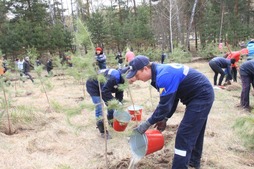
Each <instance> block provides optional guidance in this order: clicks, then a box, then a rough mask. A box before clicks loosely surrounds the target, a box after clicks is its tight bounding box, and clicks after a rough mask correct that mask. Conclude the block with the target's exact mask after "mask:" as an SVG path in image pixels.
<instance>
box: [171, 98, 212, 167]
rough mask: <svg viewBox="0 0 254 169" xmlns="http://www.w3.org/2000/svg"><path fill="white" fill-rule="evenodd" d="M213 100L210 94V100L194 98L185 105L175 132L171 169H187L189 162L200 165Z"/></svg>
mask: <svg viewBox="0 0 254 169" xmlns="http://www.w3.org/2000/svg"><path fill="white" fill-rule="evenodd" d="M213 100H214V96H213V95H211V99H210V100H195V102H190V103H189V104H188V105H187V106H186V111H185V114H184V117H183V119H182V121H181V123H180V125H179V128H178V131H177V134H176V140H175V154H174V159H173V165H172V169H188V165H189V164H190V163H191V164H192V166H195V167H197V166H200V160H201V156H202V151H203V142H204V133H205V128H206V122H207V118H208V114H209V112H210V110H211V107H212V104H213Z"/></svg>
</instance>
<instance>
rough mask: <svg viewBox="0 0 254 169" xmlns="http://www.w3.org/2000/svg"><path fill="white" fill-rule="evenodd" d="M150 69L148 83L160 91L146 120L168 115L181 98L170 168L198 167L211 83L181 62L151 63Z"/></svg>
mask: <svg viewBox="0 0 254 169" xmlns="http://www.w3.org/2000/svg"><path fill="white" fill-rule="evenodd" d="M151 70H152V82H151V85H152V86H154V87H155V88H156V89H157V90H158V92H159V93H160V101H159V104H158V106H157V108H156V110H155V111H154V113H153V114H152V116H151V117H150V118H149V119H148V121H149V123H150V124H152V125H153V124H155V123H157V122H159V121H161V120H163V119H165V118H170V117H171V116H172V115H173V113H174V112H175V110H176V108H177V104H178V102H179V100H181V102H182V103H183V104H184V105H186V110H185V113H184V116H183V119H182V121H181V123H180V125H179V128H178V131H177V134H176V140H175V154H174V159H173V164H172V168H173V169H187V168H188V165H189V164H192V166H195V167H196V166H200V159H201V155H202V150H203V140H204V132H205V128H206V122H207V118H208V114H209V112H210V109H211V107H212V104H213V101H214V90H213V87H212V85H211V83H210V82H209V80H208V79H207V77H206V76H205V75H203V74H202V73H200V72H198V71H197V70H195V69H192V68H189V67H187V66H184V65H181V64H156V63H152V66H151Z"/></svg>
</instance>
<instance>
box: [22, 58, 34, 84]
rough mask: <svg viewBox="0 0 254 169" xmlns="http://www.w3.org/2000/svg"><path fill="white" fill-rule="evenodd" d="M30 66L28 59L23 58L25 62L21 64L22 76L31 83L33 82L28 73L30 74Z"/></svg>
mask: <svg viewBox="0 0 254 169" xmlns="http://www.w3.org/2000/svg"><path fill="white" fill-rule="evenodd" d="M30 66H31V64H30V62H29V57H28V56H27V57H25V61H24V63H23V73H24V75H26V76H28V77H29V79H30V80H31V81H32V82H34V80H33V77H32V76H31V75H30V73H29V72H30Z"/></svg>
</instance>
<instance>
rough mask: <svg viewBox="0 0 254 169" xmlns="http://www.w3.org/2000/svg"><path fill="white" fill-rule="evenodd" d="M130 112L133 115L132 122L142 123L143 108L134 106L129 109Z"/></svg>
mask: <svg viewBox="0 0 254 169" xmlns="http://www.w3.org/2000/svg"><path fill="white" fill-rule="evenodd" d="M128 112H129V113H130V115H131V120H132V121H141V116H142V106H137V105H134V106H133V105H132V106H129V107H128Z"/></svg>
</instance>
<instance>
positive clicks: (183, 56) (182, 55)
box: [169, 47, 191, 63]
mask: <svg viewBox="0 0 254 169" xmlns="http://www.w3.org/2000/svg"><path fill="white" fill-rule="evenodd" d="M169 58H170V61H171V62H176V63H188V62H190V61H191V54H190V53H189V52H188V51H184V50H183V49H182V48H181V47H178V48H175V49H174V51H173V53H172V54H170V56H169Z"/></svg>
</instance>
